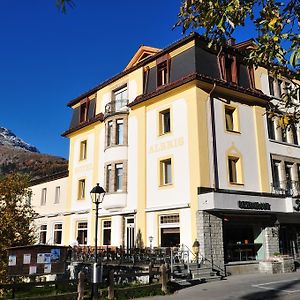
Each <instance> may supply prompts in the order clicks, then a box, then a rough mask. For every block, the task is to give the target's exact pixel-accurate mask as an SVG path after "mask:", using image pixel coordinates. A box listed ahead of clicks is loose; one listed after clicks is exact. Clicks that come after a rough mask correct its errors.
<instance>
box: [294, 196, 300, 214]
mask: <svg viewBox="0 0 300 300" xmlns="http://www.w3.org/2000/svg"><path fill="white" fill-rule="evenodd" d="M293 208H294V211H297V212H300V199H296V200H295V202H294V205H293Z"/></svg>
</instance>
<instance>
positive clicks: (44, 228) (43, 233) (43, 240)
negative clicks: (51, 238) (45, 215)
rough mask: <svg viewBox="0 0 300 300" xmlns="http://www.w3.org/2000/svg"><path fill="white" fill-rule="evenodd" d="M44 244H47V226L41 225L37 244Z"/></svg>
mask: <svg viewBox="0 0 300 300" xmlns="http://www.w3.org/2000/svg"><path fill="white" fill-rule="evenodd" d="M46 242H47V225H41V226H40V238H39V243H40V244H46Z"/></svg>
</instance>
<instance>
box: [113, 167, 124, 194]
mask: <svg viewBox="0 0 300 300" xmlns="http://www.w3.org/2000/svg"><path fill="white" fill-rule="evenodd" d="M115 182H116V191H117V192H122V190H123V164H116V169H115Z"/></svg>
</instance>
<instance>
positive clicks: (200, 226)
mask: <svg viewBox="0 0 300 300" xmlns="http://www.w3.org/2000/svg"><path fill="white" fill-rule="evenodd" d="M196 221H197V239H198V241H199V243H200V255H202V256H204V257H205V258H206V259H207V260H206V261H205V264H206V265H209V266H211V263H212V264H213V268H215V269H216V270H220V271H224V247H223V221H222V219H221V218H219V217H217V216H215V215H212V214H210V213H208V212H206V211H198V212H197V217H196Z"/></svg>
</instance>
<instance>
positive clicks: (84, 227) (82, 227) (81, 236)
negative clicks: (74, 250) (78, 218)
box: [77, 222, 88, 245]
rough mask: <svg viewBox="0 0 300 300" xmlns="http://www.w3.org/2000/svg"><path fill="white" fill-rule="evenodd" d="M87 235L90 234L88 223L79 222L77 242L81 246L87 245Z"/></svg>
mask: <svg viewBox="0 0 300 300" xmlns="http://www.w3.org/2000/svg"><path fill="white" fill-rule="evenodd" d="M87 233H88V223H87V222H78V223H77V241H78V243H79V245H87Z"/></svg>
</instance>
